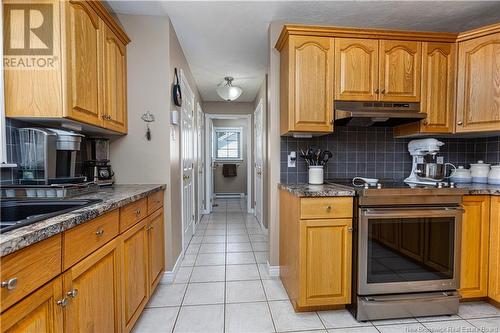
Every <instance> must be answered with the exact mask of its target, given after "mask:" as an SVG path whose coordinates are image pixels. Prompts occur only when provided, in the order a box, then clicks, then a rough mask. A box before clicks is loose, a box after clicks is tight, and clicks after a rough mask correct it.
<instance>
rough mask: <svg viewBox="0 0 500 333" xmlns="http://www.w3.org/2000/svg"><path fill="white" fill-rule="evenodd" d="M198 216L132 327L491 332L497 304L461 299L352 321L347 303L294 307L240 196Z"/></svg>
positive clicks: (142, 331)
mask: <svg viewBox="0 0 500 333" xmlns="http://www.w3.org/2000/svg"><path fill="white" fill-rule="evenodd" d="M217 203H218V206H217V207H215V209H214V212H213V213H212V214H211V215H210V216H205V217H204V218H203V220H202V222H201V223H200V225H199V226H198V228H197V231H196V234H195V235H194V237H193V238H192V240H191V243H190V245H189V247H188V249H187V251H186V255H185V257H184V260H183V261H182V264H181V267H180V268H179V269H178V272H177V274H176V276H175V278H174V282H173V283H171V284H161V285H159V286H158V288H157V289H156V292H155V294H154V295H153V297H152V298H151V300H150V301H149V303H148V304H147V306H146V309H145V310H144V312H143V314H142V315H141V318H140V319H139V321H138V322H137V324H136V326H135V328H134V333H146V332H151V333H153V332H154V333H163V332H176V333H177V332H186V333H196V332H203V333H212V332H214V333H215V332H228V333H233V332H248V333H260V332H301V333H307V332H317V333H320V332H323V333H324V332H329V333H341V332H345V333H351V332H352V333H377V332H382V333H386V332H387V333H389V332H405V333H408V332H490V333H493V332H497V333H500V310H499V309H496V308H494V307H493V306H491V305H489V304H487V303H483V302H472V303H464V304H462V305H460V312H459V314H458V315H457V316H442V317H424V318H408V319H402V320H382V321H373V322H364V323H360V322H357V321H356V320H355V319H354V318H353V317H352V316H351V314H350V313H349V312H348V311H347V310H338V311H318V312H309V313H295V312H294V311H293V308H292V305H291V304H290V302H289V300H288V296H287V294H286V292H285V289H284V288H283V285H282V284H281V281H280V280H279V278H272V277H270V276H269V274H268V272H267V253H266V251H267V241H268V238H267V235H266V233H265V232H264V231H263V230H262V229H261V228H260V226H259V224H258V222H257V221H256V220H255V219H254V218H253V217H252V216H251V215H247V214H246V213H245V211H244V209H243V207H244V205H245V203H244V202H241V201H240V200H219V201H218V202H217Z"/></svg>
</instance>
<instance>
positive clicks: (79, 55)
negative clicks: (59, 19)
mask: <svg viewBox="0 0 500 333" xmlns="http://www.w3.org/2000/svg"><path fill="white" fill-rule="evenodd" d="M66 20H67V22H66V24H67V26H68V28H67V30H66V52H67V56H68V60H69V62H68V66H67V69H66V70H67V76H68V78H67V82H68V87H67V88H68V90H69V91H68V94H67V96H68V108H67V117H69V118H71V119H74V120H79V121H82V122H84V123H89V124H93V125H101V124H102V120H101V113H102V111H101V109H102V106H101V105H100V101H101V98H100V96H99V94H100V93H101V92H100V89H99V85H100V81H101V80H102V77H101V74H100V73H101V72H102V70H101V66H102V63H101V62H102V57H101V56H100V53H101V47H102V46H101V43H102V41H101V39H102V33H101V25H100V22H99V21H100V19H99V16H98V15H97V14H96V13H95V11H94V10H93V9H92V7H91V6H90V5H89V4H88V3H87V2H84V1H70V2H68V3H67V6H66Z"/></svg>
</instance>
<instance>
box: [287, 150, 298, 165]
mask: <svg viewBox="0 0 500 333" xmlns="http://www.w3.org/2000/svg"><path fill="white" fill-rule="evenodd" d="M296 162H297V153H296V152H294V151H291V152H290V153H288V167H289V168H295V165H296Z"/></svg>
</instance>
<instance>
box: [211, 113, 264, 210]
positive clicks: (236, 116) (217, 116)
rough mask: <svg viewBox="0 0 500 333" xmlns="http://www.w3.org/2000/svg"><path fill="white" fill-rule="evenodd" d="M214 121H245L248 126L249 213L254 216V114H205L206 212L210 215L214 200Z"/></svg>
mask: <svg viewBox="0 0 500 333" xmlns="http://www.w3.org/2000/svg"><path fill="white" fill-rule="evenodd" d="M214 119H244V120H246V125H247V135H246V141H247V142H246V148H247V154H246V155H247V156H246V159H247V213H249V214H253V211H254V210H253V208H252V193H253V192H252V174H253V171H252V170H253V160H252V153H253V147H252V134H253V127H252V114H215V113H205V156H206V160H205V181H206V186H205V190H206V194H205V212H206V214H210V213H211V212H212V199H213V172H212V171H213V170H212V149H211V148H212V145H213V142H212V133H211V131H210V124H212V122H213V120H214ZM212 127H213V126H212Z"/></svg>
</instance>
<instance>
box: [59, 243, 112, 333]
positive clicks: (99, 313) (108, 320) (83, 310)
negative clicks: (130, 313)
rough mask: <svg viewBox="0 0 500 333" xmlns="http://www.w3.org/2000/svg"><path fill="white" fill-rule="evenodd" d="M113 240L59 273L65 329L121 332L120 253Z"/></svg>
mask: <svg viewBox="0 0 500 333" xmlns="http://www.w3.org/2000/svg"><path fill="white" fill-rule="evenodd" d="M118 244H119V243H118V240H117V239H114V240H112V241H110V242H108V243H107V244H106V245H104V246H103V247H101V248H100V249H99V250H97V251H95V252H93V253H92V254H91V255H89V256H88V257H87V258H85V259H83V260H82V261H80V262H79V263H78V264H76V265H75V266H73V267H72V268H70V269H69V270H68V271H66V272H65V273H64V274H63V287H64V291H65V293H66V295H67V296H66V297H67V298H68V305H67V306H66V307H65V308H64V326H65V331H66V332H82V333H84V332H89V333H90V332H110V333H111V332H121V319H120V318H121V317H120V316H121V290H120V287H121V283H120V280H121V276H120V267H121V265H120V260H121V252H120V247H119V246H118Z"/></svg>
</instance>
